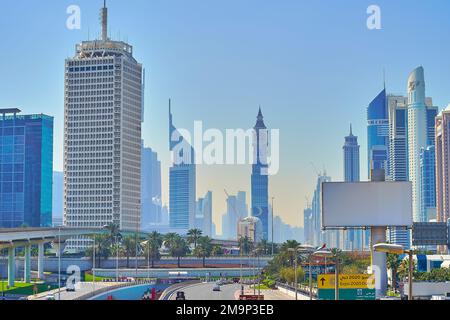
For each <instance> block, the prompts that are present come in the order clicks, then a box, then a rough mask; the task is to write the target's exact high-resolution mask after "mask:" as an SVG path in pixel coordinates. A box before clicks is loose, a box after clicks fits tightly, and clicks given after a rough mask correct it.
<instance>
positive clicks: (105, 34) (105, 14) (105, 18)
mask: <svg viewBox="0 0 450 320" xmlns="http://www.w3.org/2000/svg"><path fill="white" fill-rule="evenodd" d="M100 19H101V22H102V40H103V41H107V40H108V8H107V7H106V0H104V1H103V8H102V9H101V11H100Z"/></svg>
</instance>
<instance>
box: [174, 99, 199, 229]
mask: <svg viewBox="0 0 450 320" xmlns="http://www.w3.org/2000/svg"><path fill="white" fill-rule="evenodd" d="M169 148H170V151H172V152H173V164H172V167H170V169H169V221H170V228H172V229H178V232H179V233H185V232H187V230H188V229H190V228H194V227H195V209H196V201H195V200H196V167H195V155H194V149H193V148H192V146H191V145H190V144H189V143H188V141H187V140H186V139H185V138H184V137H183V136H182V135H181V134H180V133H179V132H178V130H177V129H176V127H175V126H174V125H173V121H172V112H171V108H170V102H169Z"/></svg>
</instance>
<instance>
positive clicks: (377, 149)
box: [367, 89, 389, 177]
mask: <svg viewBox="0 0 450 320" xmlns="http://www.w3.org/2000/svg"><path fill="white" fill-rule="evenodd" d="M367 147H368V152H367V155H368V168H367V169H368V176H369V177H370V172H371V170H372V169H384V170H385V173H386V176H389V120H388V111H387V103H386V89H383V91H381V92H380V93H379V94H378V95H377V96H376V97H375V99H373V101H372V102H371V103H370V104H369V106H368V108H367Z"/></svg>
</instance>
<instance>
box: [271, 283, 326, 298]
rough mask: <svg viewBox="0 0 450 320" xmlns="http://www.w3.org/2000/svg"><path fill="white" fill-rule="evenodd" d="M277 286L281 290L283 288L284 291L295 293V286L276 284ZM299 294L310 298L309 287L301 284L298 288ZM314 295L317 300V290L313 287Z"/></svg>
mask: <svg viewBox="0 0 450 320" xmlns="http://www.w3.org/2000/svg"><path fill="white" fill-rule="evenodd" d="M275 285H276V286H277V287H280V288H283V289H286V290H289V291H292V292H295V286H292V285H289V284H287V283H282V282H276V284H275ZM297 292H299V293H302V294H304V295H307V296H309V287H308V286H305V285H302V284H299V285H298V287H297ZM312 293H313V298H317V288H314V287H313V289H312Z"/></svg>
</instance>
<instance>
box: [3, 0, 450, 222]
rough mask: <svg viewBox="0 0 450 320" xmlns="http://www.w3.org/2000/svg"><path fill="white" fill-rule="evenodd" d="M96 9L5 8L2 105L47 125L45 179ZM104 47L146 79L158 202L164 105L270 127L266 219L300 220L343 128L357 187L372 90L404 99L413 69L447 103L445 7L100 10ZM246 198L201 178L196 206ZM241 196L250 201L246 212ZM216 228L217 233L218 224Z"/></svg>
mask: <svg viewBox="0 0 450 320" xmlns="http://www.w3.org/2000/svg"><path fill="white" fill-rule="evenodd" d="M102 2H103V1H100V0H82V1H75V0H71V1H62V0H43V1H32V0H27V1H25V0H2V1H1V10H0V38H1V39H2V42H1V56H0V58H1V59H0V71H1V75H0V88H1V90H0V93H1V94H0V106H3V107H15V106H18V107H20V108H21V109H22V110H23V111H24V112H25V113H46V114H49V115H53V116H54V117H55V141H54V144H55V156H54V169H55V170H62V143H63V139H62V137H63V89H64V87H63V85H64V83H63V80H64V59H65V58H66V57H70V56H72V55H73V54H74V47H75V44H76V43H78V42H80V41H81V40H86V39H87V38H88V34H90V37H91V39H92V38H94V37H96V35H97V34H98V32H99V24H98V13H99V8H100V7H101V5H102ZM71 4H77V5H79V6H80V7H81V10H82V11H81V13H82V25H81V27H82V28H81V30H75V31H71V30H68V29H66V27H65V22H66V19H67V17H68V15H67V14H66V8H67V7H68V6H69V5H71ZM370 4H377V5H379V6H380V7H381V13H382V28H383V29H382V30H374V31H370V30H368V29H367V28H366V19H367V14H366V9H367V7H368V6H369V5H370ZM108 7H109V10H110V19H109V28H110V31H111V35H112V37H113V38H114V39H118V38H119V34H120V38H121V39H123V40H125V39H127V40H128V42H129V43H130V44H132V45H133V46H134V49H135V56H136V58H137V59H138V60H139V61H140V62H142V63H143V64H144V66H145V68H146V70H147V90H146V114H145V124H144V130H143V135H144V139H145V142H146V145H148V146H151V147H153V148H154V149H155V150H156V151H158V153H159V155H160V158H161V159H162V161H163V188H164V190H165V191H164V201H165V202H167V201H168V199H167V188H168V185H167V165H168V159H169V154H168V151H167V149H168V147H167V135H168V134H167V131H168V129H167V100H168V99H169V97H171V98H172V99H173V112H174V121H175V123H176V125H177V126H179V127H185V128H191V127H192V126H193V121H194V120H203V121H204V126H205V127H211V128H219V129H226V128H249V127H251V126H253V125H254V123H255V120H256V119H255V117H256V114H257V109H258V105H260V104H261V105H262V108H263V113H264V116H265V120H266V124H267V125H268V126H269V127H270V128H278V129H280V134H281V168H280V173H279V174H278V175H277V176H275V177H272V178H271V185H270V192H271V195H273V196H275V197H276V199H277V200H276V210H275V211H276V213H277V214H279V215H280V216H281V217H282V218H283V219H284V220H285V221H287V222H289V223H291V224H299V225H301V224H302V211H303V208H304V206H305V202H306V201H305V200H304V198H305V196H309V197H311V195H312V191H313V188H314V186H315V178H316V173H315V172H314V170H313V168H312V166H311V165H310V164H309V163H310V162H313V163H315V165H316V166H317V167H318V168H319V169H322V168H323V167H325V168H326V169H327V172H328V174H329V175H331V176H332V177H333V179H334V180H339V179H342V144H343V142H344V136H345V135H346V134H347V133H348V127H349V124H350V122H351V123H353V128H354V133H355V134H357V135H358V136H359V140H360V144H361V151H362V152H361V171H362V177H363V178H366V171H367V170H366V168H367V164H366V145H367V144H366V106H367V104H368V103H369V102H370V101H371V99H372V98H373V97H375V96H376V95H377V93H378V92H379V91H380V90H381V89H382V86H383V68H385V69H386V83H387V89H388V91H389V92H392V93H398V94H405V92H406V80H407V77H408V74H409V72H410V71H411V70H412V69H414V68H415V67H417V66H418V65H423V66H424V68H425V72H426V81H427V95H428V96H432V97H433V98H434V102H435V105H438V106H439V107H441V108H442V107H443V106H444V105H446V104H447V103H448V102H450V90H449V88H450V77H448V75H447V74H446V73H444V72H446V71H448V70H450V59H449V56H448V53H449V52H450V41H449V38H448V35H449V34H450V19H449V17H448V12H450V11H449V10H450V2H449V1H448V0H431V1H407V0H389V1H381V0H376V1H373V0H372V1H365V0H345V1H331V0H330V1H325V0H321V1H318V0H310V1H301V0H283V1H275V0H258V1H257V0H246V1H242V0H214V1H211V0H191V1H185V0H127V1H125V0H109V1H108ZM224 187H225V188H227V190H228V192H229V193H235V192H236V191H238V190H244V191H249V187H250V168H249V167H248V166H243V167H209V168H204V167H202V168H199V170H198V192H197V193H198V196H201V195H203V194H204V193H205V192H206V191H207V190H212V191H213V192H214V199H215V201H214V211H215V212H214V214H215V221H216V222H218V221H220V215H221V214H222V213H223V212H224V211H225V201H224V200H225V195H224V192H223V188H224ZM249 201H250V196H249V195H248V202H249ZM219 229H220V228H219Z"/></svg>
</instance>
